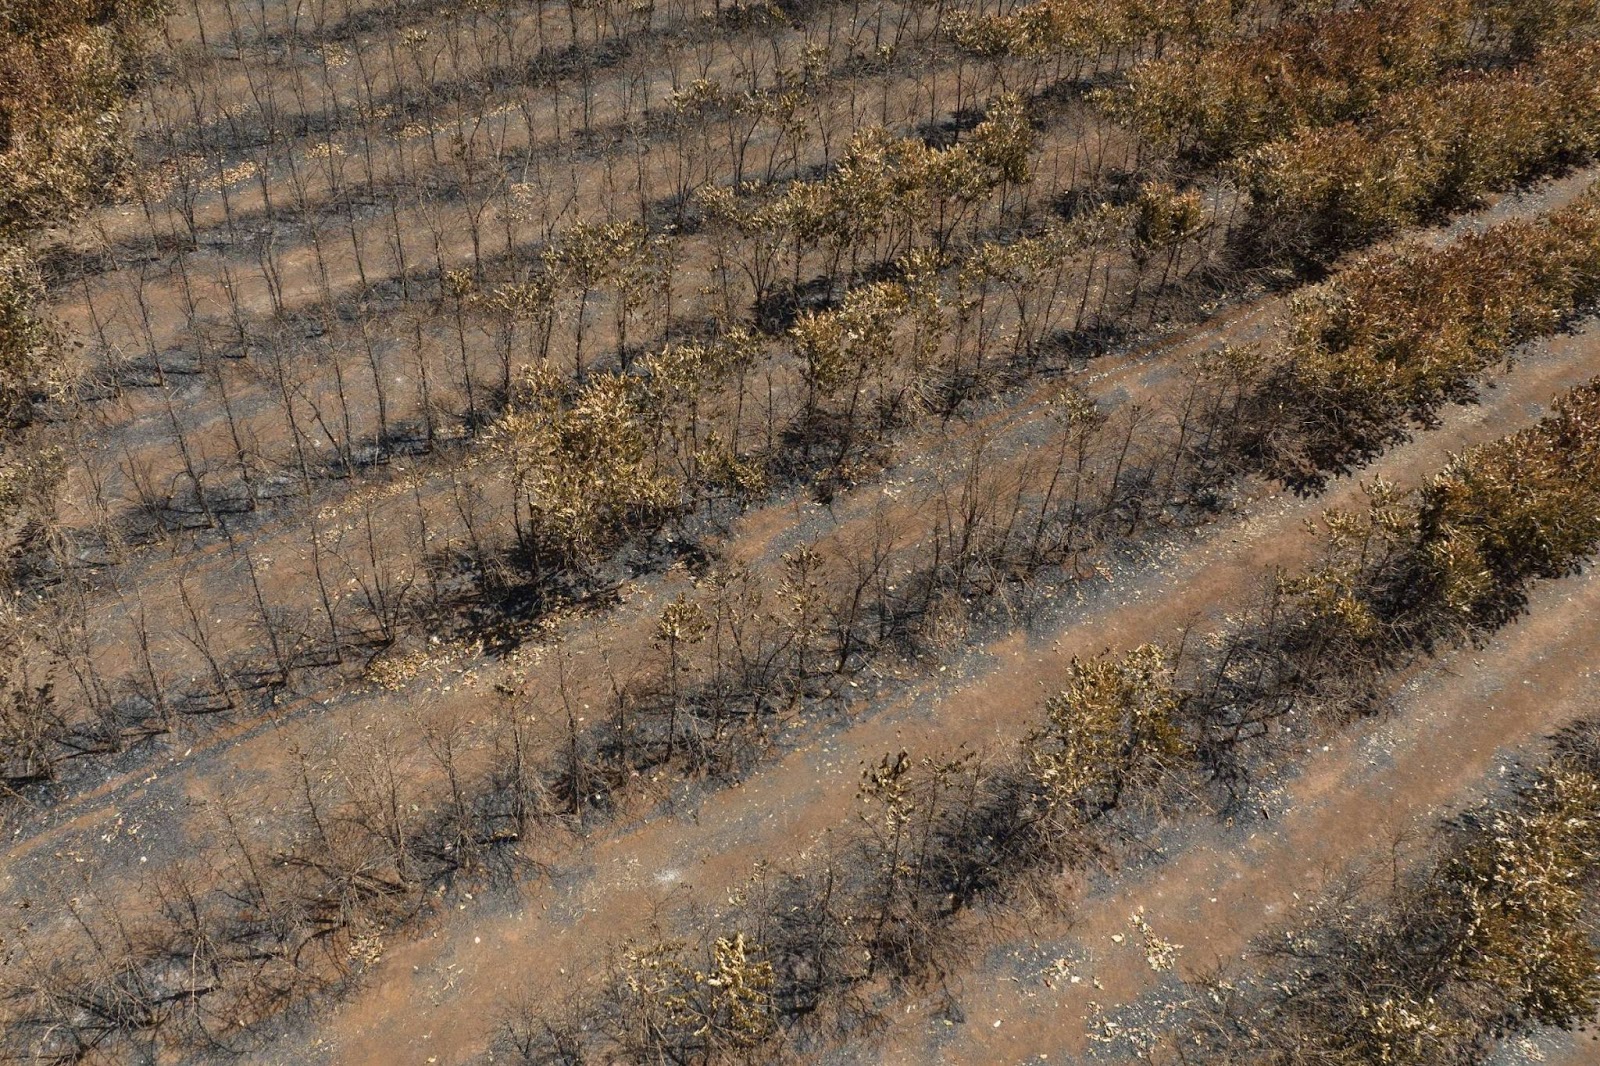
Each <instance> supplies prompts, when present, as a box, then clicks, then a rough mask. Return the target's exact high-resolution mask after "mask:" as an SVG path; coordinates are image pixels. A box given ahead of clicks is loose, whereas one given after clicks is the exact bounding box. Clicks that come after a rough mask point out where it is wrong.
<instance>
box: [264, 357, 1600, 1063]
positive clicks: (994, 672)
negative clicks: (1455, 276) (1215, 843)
mask: <svg viewBox="0 0 1600 1066" xmlns="http://www.w3.org/2000/svg"><path fill="white" fill-rule="evenodd" d="M1596 369H1600V328H1596V327H1594V326H1592V325H1591V326H1590V327H1589V328H1588V329H1586V330H1584V331H1583V332H1581V333H1580V334H1578V335H1577V336H1573V337H1567V338H1560V339H1557V340H1555V341H1553V342H1551V343H1549V344H1547V345H1543V346H1540V347H1539V348H1537V349H1535V350H1533V351H1530V352H1529V353H1528V355H1527V358H1526V360H1525V361H1524V364H1523V366H1522V368H1521V369H1520V370H1519V371H1518V372H1517V373H1515V374H1513V375H1512V376H1511V377H1510V378H1509V379H1508V380H1507V381H1506V383H1505V384H1504V386H1503V387H1501V388H1498V389H1496V390H1494V391H1493V392H1491V393H1490V394H1489V395H1488V396H1487V397H1486V401H1485V403H1484V404H1482V405H1481V406H1478V407H1474V408H1467V409H1457V410H1454V411H1451V412H1449V413H1448V414H1447V417H1446V418H1445V420H1444V425H1443V427H1442V428H1441V429H1440V430H1438V431H1437V432H1433V433H1428V434H1424V435H1423V436H1421V437H1419V438H1418V439H1417V440H1416V441H1415V442H1413V443H1411V444H1409V445H1407V446H1405V447H1402V448H1398V449H1396V450H1395V451H1393V452H1392V453H1390V454H1389V455H1388V456H1386V457H1385V458H1384V459H1383V460H1381V461H1379V462H1378V463H1376V464H1374V465H1373V466H1372V467H1371V468H1369V469H1368V470H1367V471H1365V472H1364V474H1363V476H1365V477H1372V476H1377V475H1382V476H1384V477H1386V478H1388V479H1390V480H1392V481H1395V482H1397V483H1399V484H1402V485H1404V484H1414V483H1416V482H1417V481H1418V480H1419V479H1420V478H1422V477H1424V476H1425V475H1426V474H1427V473H1429V472H1431V471H1432V470H1434V469H1436V468H1437V467H1438V466H1440V465H1441V464H1442V463H1443V462H1444V461H1445V459H1446V458H1447V457H1448V455H1449V454H1450V453H1451V452H1455V451H1459V450H1461V449H1463V448H1465V447H1468V446H1471V445H1472V444H1474V443H1478V442H1481V441H1484V440H1489V439H1493V438H1496V437H1499V436H1501V435H1503V434H1504V433H1507V432H1510V431H1512V430H1514V429H1515V428H1517V427H1518V426H1520V425H1524V424H1527V423H1528V422H1530V421H1532V420H1533V419H1534V418H1536V417H1537V415H1538V414H1539V413H1540V412H1541V411H1542V410H1543V408H1544V405H1545V404H1547V403H1548V402H1549V401H1550V400H1551V399H1552V398H1553V397H1555V396H1556V395H1559V394H1560V393H1561V392H1563V391H1565V390H1566V389H1567V388H1570V387H1571V386H1573V385H1575V384H1578V383H1580V382H1582V381H1584V380H1587V378H1588V377H1590V376H1592V374H1593V373H1594V372H1595V370H1596ZM1358 494H1359V486H1358V483H1357V482H1356V481H1354V480H1350V479H1346V480H1343V481H1340V482H1338V483H1336V484H1335V485H1334V486H1333V487H1332V488H1331V489H1330V490H1329V492H1328V493H1327V494H1325V495H1324V497H1322V498H1320V499H1298V498H1293V497H1284V496H1282V495H1269V496H1266V497H1263V498H1262V499H1261V500H1259V501H1257V503H1256V504H1254V505H1253V506H1251V507H1249V508H1247V510H1246V512H1245V513H1244V514H1243V515H1242V516H1241V517H1240V518H1239V519H1238V520H1236V521H1229V522H1224V523H1219V524H1218V525H1217V526H1215V527H1213V528H1212V529H1210V530H1209V531H1206V532H1205V533H1204V534H1200V535H1197V536H1196V537H1195V538H1194V541H1193V543H1192V545H1187V546H1180V545H1172V546H1170V547H1169V548H1167V549H1165V550H1164V551H1162V552H1160V553H1159V554H1158V555H1157V556H1156V557H1155V558H1152V559H1151V560H1149V562H1148V563H1147V564H1146V565H1143V566H1141V567H1139V568H1137V569H1136V570H1135V571H1134V572H1133V573H1131V574H1129V575H1127V576H1125V577H1124V578H1121V579H1119V580H1117V581H1116V582H1115V583H1114V584H1113V585H1112V586H1111V587H1109V588H1106V589H1105V590H1103V591H1102V592H1101V593H1099V594H1098V595H1096V596H1094V597H1093V600H1092V602H1091V603H1090V604H1088V605H1087V606H1085V607H1083V608H1082V609H1081V610H1080V611H1077V612H1072V613H1071V616H1070V617H1068V618H1066V619H1065V620H1064V623H1063V624H1062V625H1061V626H1060V627H1059V628H1057V629H1055V630H1053V631H1051V632H1047V633H1038V634H1032V635H1029V634H1014V635H1011V636H1008V637H1006V638H1004V639H1002V640H1000V641H998V642H996V643H994V644H991V645H989V646H987V647H985V648H982V649H981V650H980V651H978V652H976V653H974V654H973V655H972V656H970V658H969V659H968V661H967V662H966V663H964V664H962V665H961V666H960V667H959V668H958V670H957V671H956V673H957V674H958V675H959V676H956V677H951V676H950V675H948V674H946V675H941V677H940V678H938V679H936V680H935V681H933V682H932V683H924V684H921V685H913V686H910V687H909V688H908V689H906V690H904V691H903V693H902V695H901V696H900V697H899V698H898V699H896V700H895V701H894V702H893V704H892V705H891V706H888V707H885V708H884V709H883V710H881V711H879V712H877V713H874V714H871V715H870V716H868V717H864V718H862V719H860V720H858V721H856V722H854V723H852V724H850V725H849V726H847V727H844V728H840V729H836V730H833V731H831V732H829V733H827V734H825V735H824V739H822V740H821V741H820V742H818V743H815V744H811V745H808V746H807V747H806V748H804V749H802V750H799V751H795V752H793V753H791V754H790V755H788V756H787V757H785V758H783V759H781V760H779V761H778V762H776V763H774V764H772V765H770V766H768V767H766V768H763V769H762V770H760V771H758V772H757V773H755V774H754V775H753V776H752V777H751V779H750V780H748V781H747V782H745V783H744V784H742V785H740V786H739V787H737V788H733V789H729V790H726V791H723V792H720V793H716V794H713V795H712V796H710V797H708V798H707V799H706V800H705V801H704V802H703V803H702V804H700V806H699V807H698V808H697V809H695V810H693V811H692V812H688V814H687V817H676V818H664V819H660V820H657V821H654V822H652V823H650V824H648V825H646V826H645V827H643V828H640V829H636V830H633V831H629V832H624V833H621V834H618V835H613V836H610V837H606V838H602V839H600V840H597V841H596V842H595V843H594V844H593V845H592V846H591V847H590V848H589V849H587V850H586V852H585V853H584V855H583V859H582V861H581V862H579V863H570V864H563V865H562V866H561V868H560V870H559V871H558V872H557V875H556V876H555V877H553V878H552V879H551V880H549V881H542V882H540V883H538V884H536V885H534V886H533V887H532V888H530V890H529V891H528V892H527V894H526V896H525V897H524V898H523V899H522V900H520V901H518V902H517V903H515V904H513V905H511V906H510V907H509V908H507V907H504V906H502V905H499V904H495V903H492V902H485V903H483V904H482V907H483V910H482V912H481V913H478V914H471V913H463V914H460V915H457V916H454V917H453V918H452V919H451V920H448V921H445V922H443V923H441V925H440V926H439V927H438V928H437V929H435V930H433V931H432V933H431V935H429V936H428V937H427V938H426V939H423V940H420V941H418V942H416V943H412V944H409V945H404V946H401V947H399V948H397V949H395V950H394V951H393V952H392V953H391V955H390V956H389V957H388V958H387V959H386V960H384V962H383V963H382V964H380V966H379V967H378V969H377V971H376V972H375V973H374V974H373V975H372V979H371V980H370V981H369V982H368V985H367V988H366V989H365V990H364V991H362V992H361V993H359V994H358V995H357V996H355V997H354V998H353V999H352V1000H351V1001H350V1002H349V1003H348V1004H347V1005H345V1006H343V1007H341V1008H339V1009H337V1010H336V1011H335V1012H334V1014H333V1016H332V1017H331V1018H330V1019H329V1020H328V1022H327V1023H326V1024H325V1025H322V1026H319V1027H318V1028H317V1029H316V1031H315V1032H314V1033H313V1034H309V1035H308V1037H307V1039H308V1040H310V1041H312V1043H311V1044H310V1045H300V1046H294V1047H290V1046H285V1047H283V1048H279V1049H275V1050H274V1051H273V1052H272V1053H270V1054H268V1055H265V1056H264V1057H263V1058H262V1059H261V1060H260V1061H266V1062H285V1063H286V1062H291V1061H301V1059H299V1058H298V1056H301V1055H307V1054H313V1053H314V1051H315V1049H316V1048H320V1049H322V1052H321V1053H323V1054H328V1053H335V1054H336V1059H335V1060H334V1061H339V1062H347V1063H373V1064H378V1063H388V1062H393V1061H395V1056H396V1055H397V1054H402V1055H409V1054H418V1055H422V1056H423V1058H424V1059H426V1058H427V1057H428V1056H437V1057H438V1061H439V1062H441V1063H455V1062H463V1061H466V1060H468V1059H469V1058H470V1057H471V1056H472V1055H473V1054H474V1053H476V1052H477V1051H480V1050H481V1049H482V1047H483V1046H484V1042H485V1039H486V1037H487V1035H488V1030H489V1027H490V1025H491V1024H492V1020H493V1017H494V1012H495V1008H496V1005H497V1004H498V1003H499V1002H501V1001H503V1000H504V999H506V998H508V997H510V996H512V995H514V994H516V993H518V992H521V991H523V990H524V989H525V988H527V987H529V986H530V984H531V985H533V986H535V987H542V985H543V982H544V981H548V982H549V985H548V988H549V989H550V990H552V991H553V990H554V989H557V988H559V987H560V986H561V985H562V984H563V977H562V972H563V971H566V972H567V973H568V974H571V973H573V972H576V971H578V970H579V969H581V967H583V966H584V965H585V964H586V963H589V962H592V960H593V957H594V954H595V953H596V952H597V951H598V949H599V948H601V947H602V946H603V945H604V944H605V943H607V942H609V941H612V940H616V939H619V938H622V937H624V936H626V935H627V934H629V933H630V932H638V931H640V930H642V929H643V928H644V927H645V925H646V923H647V921H648V918H649V915H650V914H651V913H652V911H654V910H655V909H657V908H661V907H666V906H669V905H671V904H674V903H677V902H682V901H686V900H688V899H702V900H715V899H717V898H719V897H720V895H721V894H722V893H724V892H725V891H726V890H727V888H728V887H729V886H731V885H735V884H737V883H739V882H740V881H742V880H743V879H744V878H745V877H747V876H748V875H749V873H750V871H751V870H752V868H753V866H754V864H755V863H756V861H758V860H760V859H771V860H778V861H781V860H782V859H783V858H784V857H785V856H788V855H793V854H795V853H797V852H798V851H800V850H803V849H804V848H805V847H806V846H807V845H808V844H810V843H811V842H813V841H815V840H816V839H817V838H818V836H819V834H821V833H822V832H824V831H825V830H826V829H827V828H828V827H830V826H832V825H836V824H839V823H840V821H841V820H842V819H843V818H845V817H846V816H847V815H848V811H849V808H850V805H851V798H852V796H853V793H854V789H855V785H856V781H857V777H858V774H859V768H860V765H861V764H862V763H863V762H865V761H869V760H874V759H876V758H878V757H879V756H881V755H882V754H883V752H885V751H888V750H892V749H896V748H900V747H908V748H911V749H913V750H914V751H916V750H931V748H932V747H937V748H938V749H946V748H950V747H953V746H955V745H957V744H960V743H973V744H984V743H992V742H996V741H1001V740H1004V739H1006V738H1013V737H1015V736H1017V735H1019V734H1020V733H1021V732H1022V731H1023V730H1025V729H1026V727H1027V725H1028V724H1029V723H1030V722H1031V721H1032V720H1033V717H1034V716H1035V715H1036V713H1037V708H1038V705H1039V703H1040V700H1041V698H1042V695H1043V693H1044V692H1046V691H1048V690H1049V689H1050V687H1051V686H1052V685H1054V684H1056V683H1057V682H1058V681H1059V680H1060V678H1061V676H1062V671H1063V669H1064V667H1065V665H1066V663H1067V661H1068V660H1069V658H1070V657H1071V656H1072V655H1085V654H1093V653H1095V652H1097V651H1099V650H1100V649H1102V648H1104V647H1107V646H1111V647H1117V646H1125V645H1129V644H1132V643H1136V642H1139V641H1142V640H1147V639H1152V638H1158V637H1162V636H1167V635H1169V634H1171V633H1172V632H1173V631H1174V630H1176V629H1178V628H1179V627H1181V626H1182V625H1184V624H1185V623H1187V622H1189V621H1191V620H1192V619H1194V618H1195V617H1196V616H1203V615H1207V614H1213V615H1214V614H1215V613H1217V612H1220V611H1223V610H1226V609H1227V608H1228V607H1229V606H1230V605H1232V604H1234V603H1237V602H1238V600H1239V599H1240V598H1242V597H1243V596H1245V595H1248V593H1249V592H1250V591H1251V589H1253V588H1254V586H1255V583H1256V582H1257V581H1259V580H1260V579H1261V577H1262V575H1263V574H1264V572H1265V570H1266V569H1267V568H1269V567H1271V566H1275V565H1292V564H1293V563H1294V562H1296V561H1297V560H1298V559H1300V558H1302V557H1303V556H1304V554H1305V553H1306V552H1307V550H1308V549H1309V548H1310V546H1311V545H1312V544H1313V543H1314V541H1313V539H1312V538H1311V537H1310V536H1309V535H1308V534H1307V532H1306V530H1305V524H1306V520H1307V519H1308V518H1311V517H1314V516H1315V515H1316V514H1317V513H1318V512H1319V511H1320V510H1321V509H1322V508H1323V507H1324V506H1329V505H1338V504H1353V503H1355V502H1356V500H1357V498H1358ZM1569 621H1570V619H1569ZM930 738H936V739H932V740H931V741H930ZM1329 787H1331V785H1330V786H1329ZM1301 846H1303V841H1302V842H1301ZM1120 910H1121V908H1118V911H1119V912H1120ZM1118 920H1119V921H1121V922H1124V923H1125V922H1126V914H1125V913H1120V916H1119V918H1118ZM1163 935H1165V934H1164V933H1163ZM541 975H542V976H541Z"/></svg>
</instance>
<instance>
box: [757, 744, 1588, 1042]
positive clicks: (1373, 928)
mask: <svg viewBox="0 0 1600 1066" xmlns="http://www.w3.org/2000/svg"><path fill="white" fill-rule="evenodd" d="M1555 747H1556V752H1555V754H1554V755H1553V756H1552V757H1550V758H1549V759H1548V760H1547V761H1545V762H1544V763H1543V764H1542V765H1539V766H1537V767H1534V768H1532V769H1529V770H1526V771H1524V772H1523V773H1521V774H1520V775H1519V779H1518V780H1517V783H1516V785H1515V786H1514V787H1513V788H1510V789H1503V792H1504V793H1505V794H1504V795H1500V796H1496V797H1494V798H1492V799H1490V800H1488V801H1485V802H1484V803H1482V804H1480V805H1479V806H1477V807H1474V808H1472V809H1470V810H1469V811H1467V812H1466V813H1465V815H1464V816H1463V817H1462V818H1460V819H1459V821H1458V823H1456V824H1446V825H1441V826H1439V827H1438V828H1437V829H1436V830H1435V832H1434V838H1435V839H1434V840H1433V841H1432V845H1433V848H1432V850H1433V851H1434V853H1435V854H1434V855H1433V856H1432V857H1431V859H1430V860H1429V861H1428V862H1426V863H1425V864H1423V865H1422V867H1421V868H1420V869H1416V870H1414V871H1411V872H1409V873H1407V874H1406V875H1405V876H1404V877H1403V878H1400V879H1398V880H1397V881H1396V883H1393V884H1391V885H1390V886H1386V887H1383V888H1379V889H1377V890H1373V889H1372V888H1370V887H1367V886H1363V885H1361V884H1359V883H1358V884H1355V885H1352V886H1350V887H1349V889H1348V890H1343V891H1340V892H1337V893H1333V894H1330V895H1329V896H1328V897H1327V898H1325V899H1323V900H1320V901H1318V903H1317V904H1316V906H1315V909H1313V910H1312V912H1311V914H1310V915H1309V916H1308V917H1307V918H1306V919H1305V920H1303V921H1301V922H1299V923H1297V924H1296V925H1294V926H1292V927H1290V928H1288V929H1285V930H1281V931H1279V932H1278V934H1277V935H1274V936H1271V937H1266V938H1263V939H1262V941H1261V944H1260V947H1259V949H1258V952H1259V956H1258V957H1262V958H1263V959H1264V961H1263V962H1262V963H1260V964H1258V966H1257V967H1255V968H1254V969H1253V970H1251V971H1250V972H1247V973H1245V974H1243V975H1240V977H1239V978H1237V979H1233V980H1219V981H1217V982H1215V984H1214V986H1213V987H1210V988H1207V989H1206V991H1205V993H1203V994H1202V995H1200V996H1196V997H1195V998H1194V999H1193V1001H1192V1003H1191V1004H1190V1010H1191V1011H1192V1017H1190V1018H1189V1019H1188V1020H1187V1021H1186V1022H1185V1024H1184V1025H1182V1026H1181V1030H1180V1032H1179V1034H1178V1035H1177V1036H1176V1038H1175V1040H1177V1041H1181V1042H1184V1043H1186V1044H1188V1045H1190V1046H1188V1047H1186V1048H1185V1049H1184V1051H1183V1052H1182V1057H1181V1058H1178V1059H1174V1060H1173V1061H1182V1062H1218V1063H1237V1064H1240V1066H1243V1064H1247V1063H1267V1062H1281V1061H1284V1059H1285V1058H1286V1057H1290V1056H1301V1057H1304V1056H1308V1055H1315V1056H1317V1061H1320V1062H1330V1063H1345V1062H1349V1063H1369V1062H1383V1063H1394V1064H1395V1066H1408V1064H1416V1066H1423V1064H1432V1063H1439V1062H1466V1061H1480V1059H1481V1056H1482V1055H1483V1054H1484V1053H1485V1052H1486V1051H1487V1050H1488V1049H1490V1048H1492V1047H1494V1046H1495V1045H1497V1044H1500V1043H1503V1042H1506V1041H1508V1040H1509V1038H1511V1037H1513V1036H1515V1035H1517V1034H1523V1033H1531V1032H1535V1031H1537V1030H1538V1029H1539V1028H1540V1027H1544V1026H1554V1027H1559V1028H1563V1029H1571V1028H1574V1027H1580V1026H1582V1025H1584V1024H1585V1023H1587V1022H1589V1021H1590V1020H1592V1019H1593V1017H1594V1014H1595V1011H1596V1009H1597V1007H1600V978H1597V976H1596V975H1597V974H1600V946H1597V944H1596V938H1595V928H1596V926H1595V920H1594V915H1595V908H1596V907H1597V906H1600V899H1597V897H1596V886H1597V885H1600V878H1597V877H1596V874H1597V872H1600V871H1597V870H1596V861H1597V856H1600V838H1597V836H1596V832H1597V830H1596V827H1597V826H1600V723H1596V722H1595V720H1594V719H1592V718H1589V719H1586V720H1583V721H1580V722H1577V723H1575V724H1574V725H1572V726H1571V727H1569V728H1568V729H1566V730H1564V731H1563V732H1562V733H1561V734H1560V735H1559V736H1558V737H1557V738H1556V744H1555ZM746 950H747V952H748V949H746Z"/></svg>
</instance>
